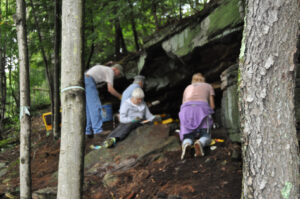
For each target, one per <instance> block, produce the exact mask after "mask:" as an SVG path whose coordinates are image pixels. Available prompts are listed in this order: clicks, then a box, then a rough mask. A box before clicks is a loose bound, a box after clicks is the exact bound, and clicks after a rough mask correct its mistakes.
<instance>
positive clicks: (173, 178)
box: [0, 116, 242, 199]
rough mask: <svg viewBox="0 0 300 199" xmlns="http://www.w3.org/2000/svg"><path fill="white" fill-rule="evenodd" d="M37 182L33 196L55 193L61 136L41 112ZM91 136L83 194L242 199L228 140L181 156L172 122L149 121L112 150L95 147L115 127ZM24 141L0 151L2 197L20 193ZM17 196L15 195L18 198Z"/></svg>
mask: <svg viewBox="0 0 300 199" xmlns="http://www.w3.org/2000/svg"><path fill="white" fill-rule="evenodd" d="M32 124H33V128H32V129H33V133H32V146H33V147H32V187H33V191H34V195H33V196H34V198H47V199H48V198H56V197H55V193H56V188H55V187H56V185H57V168H58V157H59V141H57V140H54V139H53V138H52V135H48V136H47V135H46V131H45V129H44V126H43V123H42V119H41V117H40V116H36V117H34V118H33V123H32ZM104 129H105V131H104V132H103V134H102V135H101V136H97V137H95V138H93V139H87V140H86V150H85V151H86V157H85V179H84V193H83V197H84V198H86V199H88V198H93V199H94V198H95V199H97V198H99V199H100V198H101V199H102V198H103V199H106V198H123V199H133V198H161V199H163V198H168V199H171V198H172V199H176V198H182V199H190V198H201V199H204V198H208V199H214V198H215V199H226V198H228V199H235V198H240V192H241V177H242V165H241V160H240V154H239V146H238V145H235V144H232V143H230V142H229V141H227V140H226V136H225V134H224V131H223V130H222V129H218V130H215V131H213V132H212V135H213V137H215V138H222V139H225V142H224V143H216V144H215V146H216V147H217V148H216V149H215V150H211V149H210V148H207V149H206V150H205V151H206V156H205V157H202V158H194V157H192V155H191V156H190V157H188V158H186V159H185V160H180V154H181V150H180V142H179V139H178V137H177V136H176V133H175V132H173V131H169V126H167V125H156V126H144V127H141V128H139V129H138V130H136V131H134V132H133V133H132V134H130V135H129V136H128V138H126V139H125V140H124V141H122V142H120V143H118V144H117V145H116V147H114V148H112V149H101V150H91V149H90V148H89V146H90V145H91V144H99V143H101V142H102V141H103V140H104V139H105V137H106V135H107V134H108V133H109V132H110V130H111V129H112V124H111V123H105V125H104ZM18 151H19V145H18V144H12V145H11V146H10V148H5V149H2V150H1V152H0V181H1V185H0V198H18V197H17V196H18V191H19V177H18V176H19V173H18V172H19V169H18V166H19V161H18V156H19V152H18ZM14 196H15V197H14Z"/></svg>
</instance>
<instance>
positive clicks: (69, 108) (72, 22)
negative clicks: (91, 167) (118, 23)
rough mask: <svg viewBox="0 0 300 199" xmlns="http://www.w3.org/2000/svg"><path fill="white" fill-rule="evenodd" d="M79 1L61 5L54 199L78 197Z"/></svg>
mask: <svg viewBox="0 0 300 199" xmlns="http://www.w3.org/2000/svg"><path fill="white" fill-rule="evenodd" d="M81 39H82V0H64V1H63V2H62V47H61V52H62V54H61V60H62V62H61V64H62V65H61V89H62V91H61V104H62V129H61V145H60V156H59V171H58V193H57V198H58V199H65V198H70V199H79V198H81V197H82V184H83V156H84V153H83V152H84V130H85V128H84V127H85V103H84V102H85V94H84V90H82V89H81V88H82V87H84V85H83V67H82V41H81Z"/></svg>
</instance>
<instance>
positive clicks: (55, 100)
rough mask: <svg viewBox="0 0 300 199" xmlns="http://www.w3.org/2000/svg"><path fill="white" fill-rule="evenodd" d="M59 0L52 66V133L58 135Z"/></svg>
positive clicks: (57, 1)
mask: <svg viewBox="0 0 300 199" xmlns="http://www.w3.org/2000/svg"><path fill="white" fill-rule="evenodd" d="M60 5H61V4H60V0H55V6H54V17H55V20H54V32H55V33H54V67H53V107H54V108H53V114H52V121H53V122H52V126H53V135H54V137H55V138H58V137H59V119H60V111H59V108H60V100H59V68H60V67H59V65H60V57H59V47H60V41H61V39H60V30H61V29H60Z"/></svg>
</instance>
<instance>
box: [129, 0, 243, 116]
mask: <svg viewBox="0 0 300 199" xmlns="http://www.w3.org/2000/svg"><path fill="white" fill-rule="evenodd" d="M243 15H244V12H243V2H242V1H241V0H223V1H215V3H212V4H209V5H208V6H207V7H206V8H205V9H204V10H203V11H202V12H200V13H198V14H196V15H194V16H192V17H190V18H187V19H184V20H183V21H180V22H178V23H177V24H171V25H169V26H167V27H165V28H164V29H162V30H160V31H159V32H157V33H156V34H154V35H153V36H152V37H151V38H148V39H147V40H146V41H145V44H144V50H143V51H142V52H139V55H136V56H132V57H131V58H129V59H127V60H126V61H125V63H124V65H125V67H126V79H128V80H130V79H131V78H132V77H133V76H134V75H136V74H142V75H145V76H146V77H147V80H146V88H145V90H146V93H147V100H148V101H151V100H154V99H160V100H161V101H162V103H161V104H160V106H157V107H153V108H154V112H156V111H157V112H171V113H173V114H175V115H177V113H178V111H179V108H180V104H181V98H182V93H183V90H184V88H185V87H186V86H187V85H188V84H189V83H190V81H191V77H192V75H193V73H195V72H201V73H203V74H204V75H205V76H206V79H207V81H208V82H209V83H213V85H214V87H215V89H216V93H217V95H216V101H217V105H218V107H220V105H221V90H220V82H221V81H220V74H221V73H222V72H223V71H224V70H225V69H226V68H228V67H229V66H231V65H233V64H234V63H236V61H237V59H238V55H239V50H240V45H241V39H242V29H243ZM155 108H156V110H155Z"/></svg>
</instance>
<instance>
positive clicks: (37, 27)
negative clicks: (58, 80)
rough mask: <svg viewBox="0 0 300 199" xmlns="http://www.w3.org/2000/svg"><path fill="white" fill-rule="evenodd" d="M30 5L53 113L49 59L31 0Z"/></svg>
mask: <svg viewBox="0 0 300 199" xmlns="http://www.w3.org/2000/svg"><path fill="white" fill-rule="evenodd" d="M30 5H31V8H32V14H33V18H34V22H35V26H36V31H37V34H38V39H39V45H40V49H41V53H42V57H43V61H44V64H45V69H46V77H47V80H48V84H49V91H50V93H49V94H50V100H51V112H52V113H53V112H54V99H53V81H52V79H53V78H52V75H51V72H50V71H51V69H50V64H49V61H48V59H47V56H46V52H45V49H44V45H43V38H42V34H41V29H40V24H39V21H38V18H37V15H36V12H35V11H36V10H35V7H34V4H33V1H32V0H30Z"/></svg>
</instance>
